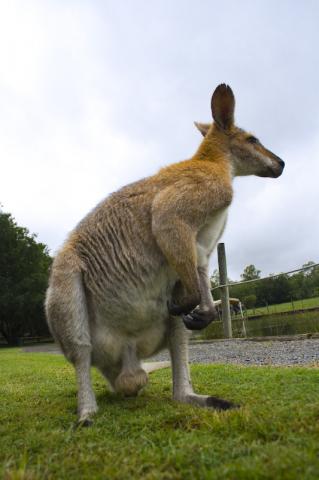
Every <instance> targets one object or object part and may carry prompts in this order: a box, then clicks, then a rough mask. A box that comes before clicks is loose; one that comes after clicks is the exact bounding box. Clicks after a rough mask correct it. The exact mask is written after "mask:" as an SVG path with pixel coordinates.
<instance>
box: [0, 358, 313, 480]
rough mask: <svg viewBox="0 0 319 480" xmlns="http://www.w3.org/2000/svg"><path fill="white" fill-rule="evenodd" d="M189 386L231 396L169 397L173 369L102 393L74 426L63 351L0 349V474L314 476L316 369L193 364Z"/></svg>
mask: <svg viewBox="0 0 319 480" xmlns="http://www.w3.org/2000/svg"><path fill="white" fill-rule="evenodd" d="M192 372H193V379H194V384H195V386H196V387H197V390H198V391H200V392H202V393H211V394H215V395H218V396H221V397H224V398H228V399H229V400H233V401H235V402H240V403H241V405H242V408H241V409H239V410H237V411H230V412H223V413H216V412H213V411H210V410H207V409H199V408H195V407H191V406H188V405H179V404H176V403H173V402H172V401H171V400H170V393H171V392H170V391H171V380H170V370H168V369H167V370H161V371H157V372H155V373H153V374H151V382H150V385H149V386H148V387H147V388H146V389H145V391H144V392H143V393H142V394H141V396H139V397H138V398H136V399H127V400H126V399H122V398H120V397H117V396H115V395H114V394H111V393H109V392H108V391H107V389H106V388H105V382H104V380H103V378H102V377H101V376H100V375H99V374H98V373H97V372H94V388H95V391H96V393H97V399H98V404H99V406H100V410H99V413H98V414H97V417H96V420H95V423H94V425H93V427H91V428H89V429H78V430H74V428H73V425H74V422H75V420H76V397H75V394H76V387H75V382H74V373H73V369H72V367H71V366H70V365H69V364H67V363H66V361H65V360H64V358H63V357H62V356H57V355H49V354H24V353H21V352H20V351H19V350H17V349H13V350H0V478H2V477H3V478H4V479H6V480H18V479H25V480H34V479H68V480H69V479H70V480H71V479H77V480H81V479H123V480H124V479H125V480H126V479H127V480H130V479H147V480H158V479H163V480H164V479H165V480H170V479H181V480H182V479H183V480H184V479H200V480H202V479H214V480H215V479H223V480H224V479H234V480H240V479H245V480H247V479H276V480H278V479H298V480H300V479H318V478H319V371H318V369H316V368H277V367H240V366H225V365H212V366H194V367H193V368H192Z"/></svg>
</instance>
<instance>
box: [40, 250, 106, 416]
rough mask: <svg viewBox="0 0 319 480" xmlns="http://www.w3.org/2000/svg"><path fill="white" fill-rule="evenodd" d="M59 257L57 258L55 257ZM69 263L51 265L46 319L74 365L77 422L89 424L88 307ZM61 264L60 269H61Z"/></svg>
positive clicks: (92, 406) (91, 409) (94, 408)
mask: <svg viewBox="0 0 319 480" xmlns="http://www.w3.org/2000/svg"><path fill="white" fill-rule="evenodd" d="M59 260H60V259H59ZM69 265H70V262H65V263H64V265H61V261H60V263H59V265H58V268H54V266H53V272H52V276H51V279H50V286H49V289H48V292H47V297H46V313H47V320H48V324H49V327H50V330H51V332H52V335H53V336H54V338H55V340H56V341H57V342H58V343H59V345H60V346H61V349H62V351H63V353H64V355H65V357H66V358H67V359H68V360H69V361H70V362H71V363H72V364H73V365H74V368H75V372H76V379H77V385H78V421H79V423H80V424H82V425H88V424H89V423H91V417H92V415H93V414H94V413H95V412H96V411H97V404H96V400H95V395H94V392H93V388H92V382H91V374H90V369H91V350H92V347H91V339H90V331H89V319H88V310H87V304H86V296H85V291H84V288H83V282H82V274H81V272H80V271H74V268H73V269H72V270H71V267H70V266H69ZM61 267H64V268H61Z"/></svg>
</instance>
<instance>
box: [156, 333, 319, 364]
mask: <svg viewBox="0 0 319 480" xmlns="http://www.w3.org/2000/svg"><path fill="white" fill-rule="evenodd" d="M168 358H169V357H168V354H167V352H165V351H164V352H161V353H160V354H158V355H156V356H154V357H153V358H152V359H151V360H155V361H163V360H168ZM189 359H190V362H191V363H236V364H241V365H309V364H318V365H319V339H307V340H289V341H267V342H258V341H247V340H238V339H234V340H223V341H217V342H213V343H202V344H193V345H190V346H189Z"/></svg>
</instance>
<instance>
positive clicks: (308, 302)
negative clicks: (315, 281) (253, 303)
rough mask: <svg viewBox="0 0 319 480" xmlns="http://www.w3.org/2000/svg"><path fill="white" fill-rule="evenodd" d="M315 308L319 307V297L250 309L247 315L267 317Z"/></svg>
mask: <svg viewBox="0 0 319 480" xmlns="http://www.w3.org/2000/svg"><path fill="white" fill-rule="evenodd" d="M314 307H319V297H313V298H306V299H303V300H293V302H286V303H278V304H277V305H268V307H257V308H250V309H248V310H247V314H248V315H249V316H252V315H267V314H273V313H281V312H291V311H297V310H306V309H307V308H314Z"/></svg>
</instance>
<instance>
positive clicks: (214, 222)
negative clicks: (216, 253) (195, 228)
mask: <svg viewBox="0 0 319 480" xmlns="http://www.w3.org/2000/svg"><path fill="white" fill-rule="evenodd" d="M227 213H228V209H227V208H225V209H222V210H219V211H217V212H215V213H214V214H213V215H212V216H211V217H209V218H208V219H207V222H206V223H205V225H204V226H203V227H202V228H201V229H200V231H199V232H198V235H197V240H196V247H197V259H198V260H197V261H198V266H206V265H207V263H208V260H209V257H210V255H211V253H212V251H213V250H214V248H215V247H216V244H217V242H218V240H219V239H220V237H221V235H222V233H223V231H224V228H225V225H226V221H227Z"/></svg>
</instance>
